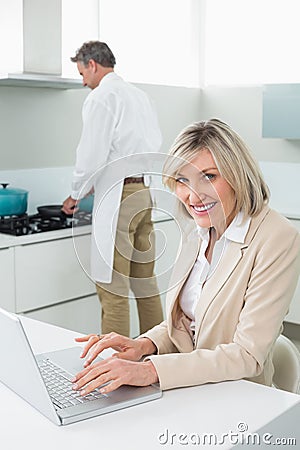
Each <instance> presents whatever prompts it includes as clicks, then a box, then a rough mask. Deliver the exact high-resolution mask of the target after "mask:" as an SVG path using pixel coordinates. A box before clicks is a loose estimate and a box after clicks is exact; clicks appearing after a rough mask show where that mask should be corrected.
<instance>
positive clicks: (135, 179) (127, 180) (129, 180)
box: [124, 177, 144, 184]
mask: <svg viewBox="0 0 300 450" xmlns="http://www.w3.org/2000/svg"><path fill="white" fill-rule="evenodd" d="M129 183H144V177H128V178H125V179H124V184H129Z"/></svg>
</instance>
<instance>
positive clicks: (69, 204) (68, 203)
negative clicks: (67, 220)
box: [61, 196, 79, 215]
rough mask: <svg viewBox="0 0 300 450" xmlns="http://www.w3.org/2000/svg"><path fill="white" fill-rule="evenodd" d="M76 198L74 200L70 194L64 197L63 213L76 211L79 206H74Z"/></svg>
mask: <svg viewBox="0 0 300 450" xmlns="http://www.w3.org/2000/svg"><path fill="white" fill-rule="evenodd" d="M77 202H78V200H74V198H72V197H71V196H69V197H68V198H66V200H65V201H64V202H63V207H62V209H61V210H62V211H63V212H64V213H65V214H68V215H70V214H74V213H75V212H76V211H78V209H79V208H76V205H77Z"/></svg>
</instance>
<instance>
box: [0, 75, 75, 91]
mask: <svg viewBox="0 0 300 450" xmlns="http://www.w3.org/2000/svg"><path fill="white" fill-rule="evenodd" d="M1 86H16V87H35V88H53V89H79V88H80V89H81V88H82V87H83V85H82V81H81V80H77V79H74V78H63V77H61V76H55V75H43V74H36V73H29V72H21V73H4V74H1V73H0V87H1Z"/></svg>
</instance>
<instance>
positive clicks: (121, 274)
mask: <svg viewBox="0 0 300 450" xmlns="http://www.w3.org/2000/svg"><path fill="white" fill-rule="evenodd" d="M151 206H152V202H151V197H150V192H149V189H148V188H145V186H144V184H143V183H130V184H126V185H124V187H123V194H122V200H121V205H120V210H119V217H118V224H117V233H116V240H115V250H114V264H113V275H112V282H111V283H109V284H108V283H97V285H96V288H97V293H98V296H99V299H100V302H101V307H102V317H101V319H102V320H101V322H102V323H101V333H103V334H106V333H109V332H111V331H114V332H116V333H120V334H122V335H124V336H129V334H130V309H129V299H128V295H129V289H131V291H132V292H133V293H134V296H135V300H136V302H137V310H138V316H139V324H140V333H144V332H145V331H147V330H149V329H150V328H152V327H153V326H155V325H157V324H158V323H160V322H161V321H162V320H163V313H162V307H161V301H160V296H159V291H158V286H157V283H156V278H155V275H154V263H155V245H154V232H153V224H152V221H151ZM130 301H133V300H131V299H130Z"/></svg>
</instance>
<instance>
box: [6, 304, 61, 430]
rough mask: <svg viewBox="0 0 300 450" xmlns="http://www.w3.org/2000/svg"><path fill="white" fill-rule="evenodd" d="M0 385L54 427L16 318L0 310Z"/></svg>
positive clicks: (46, 397) (55, 418)
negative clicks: (13, 393)
mask: <svg viewBox="0 0 300 450" xmlns="http://www.w3.org/2000/svg"><path fill="white" fill-rule="evenodd" d="M0 352H1V358H2V363H1V367H0V381H1V382H2V383H4V384H5V385H6V386H7V387H9V388H10V389H11V390H13V391H14V392H15V393H16V394H18V395H19V396H20V397H22V398H24V400H26V401H27V402H28V403H30V404H31V405H32V406H33V407H34V408H36V409H37V410H38V411H40V412H41V413H42V414H44V415H45V416H46V417H47V418H48V419H50V420H51V421H52V422H54V423H56V424H57V425H60V424H61V421H60V419H59V417H58V415H57V414H56V411H55V408H54V406H53V404H52V402H51V400H50V397H49V394H48V392H47V389H46V386H45V384H44V382H43V379H42V376H41V374H40V371H39V368H38V366H37V363H36V360H35V357H34V355H33V352H32V349H31V346H30V344H29V342H28V339H27V336H26V334H25V331H24V329H23V326H22V323H21V321H20V319H19V318H18V316H16V315H15V314H12V313H8V312H7V311H5V310H3V309H2V308H0Z"/></svg>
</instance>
